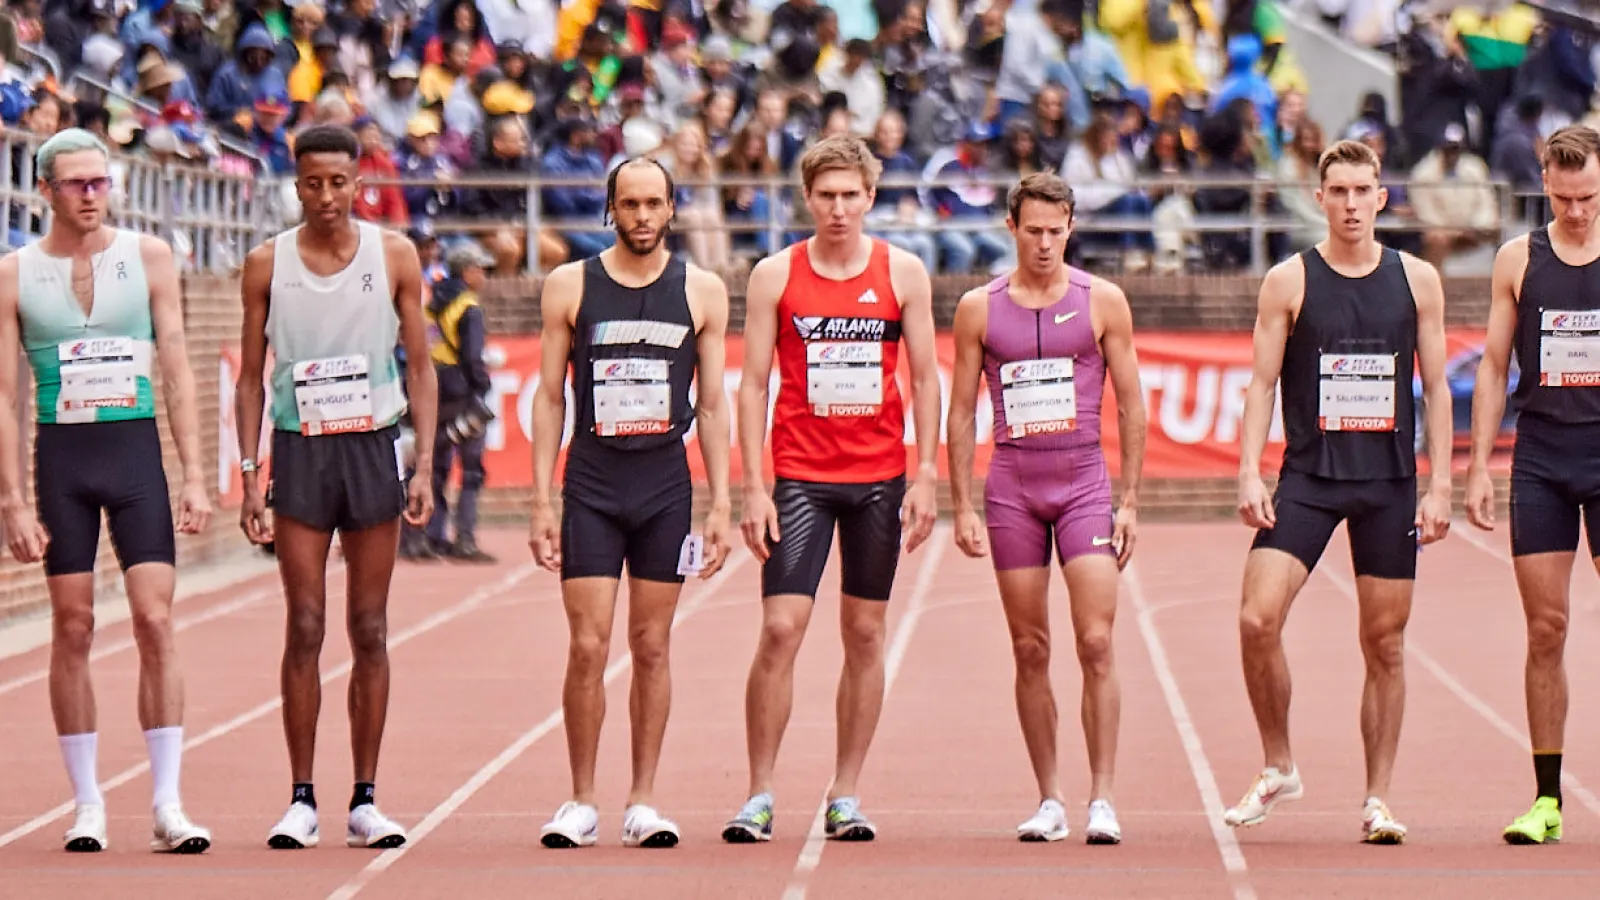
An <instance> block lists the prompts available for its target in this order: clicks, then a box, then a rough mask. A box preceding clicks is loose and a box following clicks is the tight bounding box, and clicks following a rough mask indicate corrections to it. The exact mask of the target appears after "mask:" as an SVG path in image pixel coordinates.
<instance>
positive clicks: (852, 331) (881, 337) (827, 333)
mask: <svg viewBox="0 0 1600 900" xmlns="http://www.w3.org/2000/svg"><path fill="white" fill-rule="evenodd" d="M794 330H795V331H796V332H798V333H799V335H800V339H801V340H804V341H898V340H899V339H900V323H898V322H890V321H889V320H887V319H869V318H866V317H864V316H795V317H794Z"/></svg>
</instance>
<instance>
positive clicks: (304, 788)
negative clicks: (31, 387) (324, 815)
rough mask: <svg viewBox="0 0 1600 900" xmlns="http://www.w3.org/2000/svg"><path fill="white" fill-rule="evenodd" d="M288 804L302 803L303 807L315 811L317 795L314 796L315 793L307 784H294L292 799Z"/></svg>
mask: <svg viewBox="0 0 1600 900" xmlns="http://www.w3.org/2000/svg"><path fill="white" fill-rule="evenodd" d="M290 802H291V803H304V804H305V805H307V806H309V807H311V808H312V809H316V808H317V795H316V793H315V792H314V791H312V790H311V785H309V784H300V783H298V782H296V783H295V786H294V799H293V800H291V801H290Z"/></svg>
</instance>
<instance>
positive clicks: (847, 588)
mask: <svg viewBox="0 0 1600 900" xmlns="http://www.w3.org/2000/svg"><path fill="white" fill-rule="evenodd" d="M905 495H906V479H905V476H903V475H902V476H899V477H896V478H891V479H889V480H888V481H874V482H870V483H867V484H823V483H821V482H815V481H793V480H790V479H788V478H779V479H778V480H777V483H776V484H775V485H774V486H773V489H772V502H773V505H775V506H776V507H777V508H778V541H777V542H776V543H774V542H773V541H772V536H771V535H770V534H769V535H767V547H768V549H769V551H770V552H771V554H772V555H771V556H770V557H768V558H767V562H766V564H765V565H763V566H762V568H761V596H763V597H771V596H773V595H775V594H801V595H804V596H807V597H815V596H816V595H817V586H818V585H819V584H821V583H822V570H823V567H825V566H826V565H827V564H828V554H829V553H831V552H832V550H833V529H834V526H835V525H837V526H838V528H839V569H840V574H841V576H842V581H843V584H842V585H841V590H842V592H843V593H844V595H845V596H847V597H860V598H862V599H863V600H888V599H889V592H890V591H891V590H892V589H893V588H894V576H895V569H896V568H897V567H898V566H899V563H900V502H901V501H902V500H903V499H904V498H905Z"/></svg>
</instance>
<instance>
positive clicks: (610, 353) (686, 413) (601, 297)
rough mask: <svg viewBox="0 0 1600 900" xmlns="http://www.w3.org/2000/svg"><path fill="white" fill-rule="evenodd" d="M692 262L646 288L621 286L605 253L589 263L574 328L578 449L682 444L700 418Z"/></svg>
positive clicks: (676, 263) (678, 263)
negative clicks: (694, 393)
mask: <svg viewBox="0 0 1600 900" xmlns="http://www.w3.org/2000/svg"><path fill="white" fill-rule="evenodd" d="M684 271H685V270H684V263H683V261H682V260H679V259H673V260H672V261H671V262H669V263H667V267H666V269H665V270H663V271H662V273H661V277H659V278H657V279H656V280H655V281H654V282H652V283H650V284H648V285H646V286H644V287H640V288H631V287H626V286H624V285H621V284H618V283H617V282H616V281H615V280H613V279H612V278H611V275H610V273H608V272H607V271H606V267H605V266H604V265H602V264H601V262H600V258H599V257H598V256H596V257H591V258H590V259H588V260H586V261H585V262H584V264H583V299H582V300H581V301H580V302H579V304H578V321H577V327H576V328H574V329H573V340H572V350H571V352H570V353H569V354H568V359H569V360H570V362H571V364H572V392H573V395H574V397H575V398H576V401H577V409H576V410H575V411H574V425H573V434H572V446H573V448H574V449H577V448H579V447H581V446H584V445H589V446H603V447H608V448H611V449H615V450H649V449H652V448H655V447H661V446H664V445H666V444H670V443H672V442H674V441H676V442H678V443H680V444H681V443H682V441H683V436H684V434H685V433H686V432H687V431H688V430H689V425H690V423H691V422H692V421H693V419H694V409H693V407H691V406H690V405H689V383H690V382H691V381H692V380H693V378H694V372H695V366H696V364H697V362H698V359H699V354H698V352H697V344H696V340H695V331H694V318H693V316H691V315H690V312H689V297H688V293H687V291H686V289H685V275H684Z"/></svg>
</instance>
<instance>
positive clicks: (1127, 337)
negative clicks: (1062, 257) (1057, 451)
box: [1093, 279, 1270, 509]
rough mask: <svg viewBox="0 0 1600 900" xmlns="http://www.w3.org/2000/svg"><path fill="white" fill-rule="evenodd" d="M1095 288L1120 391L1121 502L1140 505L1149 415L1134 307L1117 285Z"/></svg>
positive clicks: (1104, 352)
mask: <svg viewBox="0 0 1600 900" xmlns="http://www.w3.org/2000/svg"><path fill="white" fill-rule="evenodd" d="M1093 288H1094V294H1093V299H1095V300H1098V301H1100V302H1099V303H1098V304H1097V309H1098V311H1099V312H1100V318H1101V321H1102V322H1103V323H1104V331H1103V332H1102V333H1101V335H1100V354H1101V356H1103V357H1104V358H1105V361H1106V375H1107V376H1108V377H1109V378H1110V379H1111V389H1112V390H1114V391H1116V395H1117V436H1118V441H1119V442H1120V443H1121V445H1122V497H1121V499H1120V500H1119V501H1118V503H1117V505H1118V506H1120V507H1123V508H1127V509H1137V508H1138V507H1139V485H1140V482H1141V481H1142V479H1143V474H1144V442H1145V430H1146V419H1145V409H1144V388H1143V386H1142V385H1141V384H1140V381H1139V354H1138V353H1137V352H1135V350H1134V347H1133V311H1132V310H1131V309H1130V308H1129V307H1128V298H1127V295H1125V294H1124V293H1123V292H1122V289H1121V288H1119V287H1117V286H1116V285H1114V284H1112V283H1110V282H1108V281H1102V280H1100V279H1095V281H1094V284H1093ZM1269 409H1270V407H1269Z"/></svg>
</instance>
